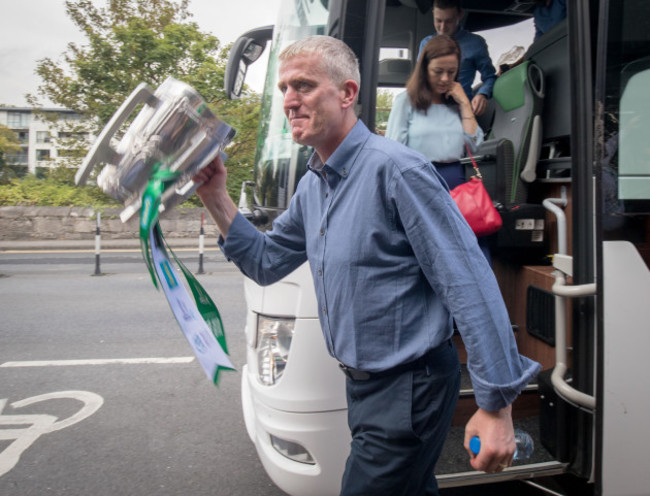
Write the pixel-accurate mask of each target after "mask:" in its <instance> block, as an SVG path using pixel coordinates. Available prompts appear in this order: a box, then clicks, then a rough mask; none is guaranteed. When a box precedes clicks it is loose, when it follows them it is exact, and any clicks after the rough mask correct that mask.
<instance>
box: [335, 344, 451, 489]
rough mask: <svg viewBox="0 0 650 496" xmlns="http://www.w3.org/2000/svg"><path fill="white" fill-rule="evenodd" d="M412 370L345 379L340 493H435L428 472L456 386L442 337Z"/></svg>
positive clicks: (444, 430) (446, 427)
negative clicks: (345, 444)
mask: <svg viewBox="0 0 650 496" xmlns="http://www.w3.org/2000/svg"><path fill="white" fill-rule="evenodd" d="M426 362H427V363H425V364H420V366H419V367H418V368H416V369H414V370H407V371H404V372H400V373H396V374H389V375H385V376H380V377H371V378H370V379H368V380H353V379H350V378H348V379H347V381H346V390H347V400H348V424H349V426H350V432H351V434H352V443H351V450H350V456H349V457H348V460H347V464H346V467H345V473H344V474H343V482H342V489H341V496H353V495H354V496H399V495H404V496H407V495H408V496H424V495H437V494H438V486H437V483H436V480H435V477H434V475H433V469H434V467H435V464H436V461H437V460H438V457H439V456H440V452H441V451H442V446H443V444H444V442H445V438H446V437H447V432H448V431H449V427H450V426H451V419H452V417H453V414H454V409H455V407H456V402H457V400H458V392H459V388H460V364H459V361H458V354H457V352H456V348H455V347H454V345H453V343H452V342H451V341H446V342H445V343H443V344H442V345H440V346H438V347H437V348H435V350H434V352H432V353H430V358H429V357H428V358H427V361H426Z"/></svg>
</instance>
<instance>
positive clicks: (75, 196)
mask: <svg viewBox="0 0 650 496" xmlns="http://www.w3.org/2000/svg"><path fill="white" fill-rule="evenodd" d="M54 170H55V171H57V174H56V175H54V177H47V178H46V179H38V178H36V177H35V176H33V175H31V174H28V175H27V176H25V177H24V178H23V179H13V180H11V181H9V182H8V184H3V185H0V205H38V206H55V207H61V206H65V207H74V206H93V207H109V206H110V207H115V206H120V203H119V202H116V201H115V200H112V199H111V198H109V197H107V196H106V195H105V194H104V193H103V192H102V191H101V190H100V189H99V188H97V187H95V186H85V187H83V188H80V187H77V186H74V185H72V184H70V180H69V178H65V176H66V175H67V174H68V173H69V171H67V172H66V173H59V171H58V170H57V169H54ZM47 175H48V176H51V174H47Z"/></svg>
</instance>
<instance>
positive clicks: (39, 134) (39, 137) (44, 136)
mask: <svg viewBox="0 0 650 496" xmlns="http://www.w3.org/2000/svg"><path fill="white" fill-rule="evenodd" d="M49 142H50V132H49V131H36V143H49Z"/></svg>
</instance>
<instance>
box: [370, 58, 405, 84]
mask: <svg viewBox="0 0 650 496" xmlns="http://www.w3.org/2000/svg"><path fill="white" fill-rule="evenodd" d="M411 71H412V65H411V61H410V60H409V59H383V60H380V61H379V75H378V85H379V86H384V87H393V88H403V87H404V86H405V85H406V81H408V78H409V76H410V75H411Z"/></svg>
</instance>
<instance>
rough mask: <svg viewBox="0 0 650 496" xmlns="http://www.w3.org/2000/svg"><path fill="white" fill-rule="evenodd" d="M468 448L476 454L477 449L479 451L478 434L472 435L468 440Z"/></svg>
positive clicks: (479, 441)
mask: <svg viewBox="0 0 650 496" xmlns="http://www.w3.org/2000/svg"><path fill="white" fill-rule="evenodd" d="M469 450H470V451H471V452H472V453H474V454H475V455H478V453H479V451H481V440H480V438H479V437H478V436H474V437H473V438H472V439H470V440H469Z"/></svg>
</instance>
